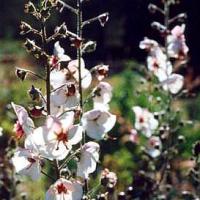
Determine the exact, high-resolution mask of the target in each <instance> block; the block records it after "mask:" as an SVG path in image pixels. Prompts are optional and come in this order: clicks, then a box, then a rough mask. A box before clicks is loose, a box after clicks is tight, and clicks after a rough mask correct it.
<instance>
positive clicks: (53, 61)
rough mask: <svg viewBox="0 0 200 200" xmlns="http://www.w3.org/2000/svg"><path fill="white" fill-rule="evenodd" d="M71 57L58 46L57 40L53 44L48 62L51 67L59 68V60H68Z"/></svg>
mask: <svg viewBox="0 0 200 200" xmlns="http://www.w3.org/2000/svg"><path fill="white" fill-rule="evenodd" d="M70 60H71V58H70V57H69V56H68V55H65V50H64V49H63V48H62V47H61V46H60V43H59V42H56V43H55V44H54V55H53V56H51V58H50V60H49V64H50V65H51V66H52V67H53V68H59V67H60V62H67V61H70Z"/></svg>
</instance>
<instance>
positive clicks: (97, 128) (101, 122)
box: [82, 109, 116, 140]
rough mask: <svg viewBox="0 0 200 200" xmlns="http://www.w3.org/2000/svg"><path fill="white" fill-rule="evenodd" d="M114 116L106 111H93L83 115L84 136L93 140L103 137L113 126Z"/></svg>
mask: <svg viewBox="0 0 200 200" xmlns="http://www.w3.org/2000/svg"><path fill="white" fill-rule="evenodd" d="M115 122H116V116H115V115H112V114H111V113H109V112H108V111H105V110H100V109H93V110H91V111H88V112H86V113H84V114H83V117H82V124H83V128H84V130H85V131H86V134H87V135H88V136H89V137H90V138H92V139H95V140H101V139H103V138H104V137H105V135H106V133H107V132H109V131H110V130H111V129H112V128H113V127H114V125H115Z"/></svg>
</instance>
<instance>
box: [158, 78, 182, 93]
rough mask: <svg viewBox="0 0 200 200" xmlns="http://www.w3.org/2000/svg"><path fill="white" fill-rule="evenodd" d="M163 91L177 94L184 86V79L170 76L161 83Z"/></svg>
mask: <svg viewBox="0 0 200 200" xmlns="http://www.w3.org/2000/svg"><path fill="white" fill-rule="evenodd" d="M161 85H162V87H163V89H164V90H166V91H170V92H171V93H172V94H177V93H178V92H179V91H180V90H181V89H182V88H183V85H184V77H183V76H182V75H179V74H171V75H170V76H169V77H168V78H167V79H166V80H164V81H163V82H161Z"/></svg>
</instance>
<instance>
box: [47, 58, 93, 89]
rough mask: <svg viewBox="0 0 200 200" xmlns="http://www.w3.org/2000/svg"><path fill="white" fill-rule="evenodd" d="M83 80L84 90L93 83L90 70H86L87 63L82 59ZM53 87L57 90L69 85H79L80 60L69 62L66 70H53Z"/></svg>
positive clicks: (51, 77)
mask: <svg viewBox="0 0 200 200" xmlns="http://www.w3.org/2000/svg"><path fill="white" fill-rule="evenodd" d="M81 79H82V88H83V89H86V88H88V87H89V86H90V84H91V82H92V75H91V73H90V71H89V70H87V69H86V68H85V62H84V60H83V59H81ZM50 82H51V86H52V87H53V88H54V89H57V88H59V87H61V86H63V85H65V84H67V83H69V82H70V83H71V82H75V83H77V84H78V83H79V71H78V60H72V61H70V62H69V64H68V66H67V68H66V69H62V70H56V69H55V70H52V71H51V74H50Z"/></svg>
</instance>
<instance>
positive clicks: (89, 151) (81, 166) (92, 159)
mask: <svg viewBox="0 0 200 200" xmlns="http://www.w3.org/2000/svg"><path fill="white" fill-rule="evenodd" d="M99 148H100V147H99V144H97V143H96V142H88V143H86V144H84V145H83V147H82V149H81V157H80V161H79V162H78V168H77V176H79V177H82V178H83V179H88V177H89V174H91V173H93V172H94V171H95V170H96V165H97V162H98V161H99Z"/></svg>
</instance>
